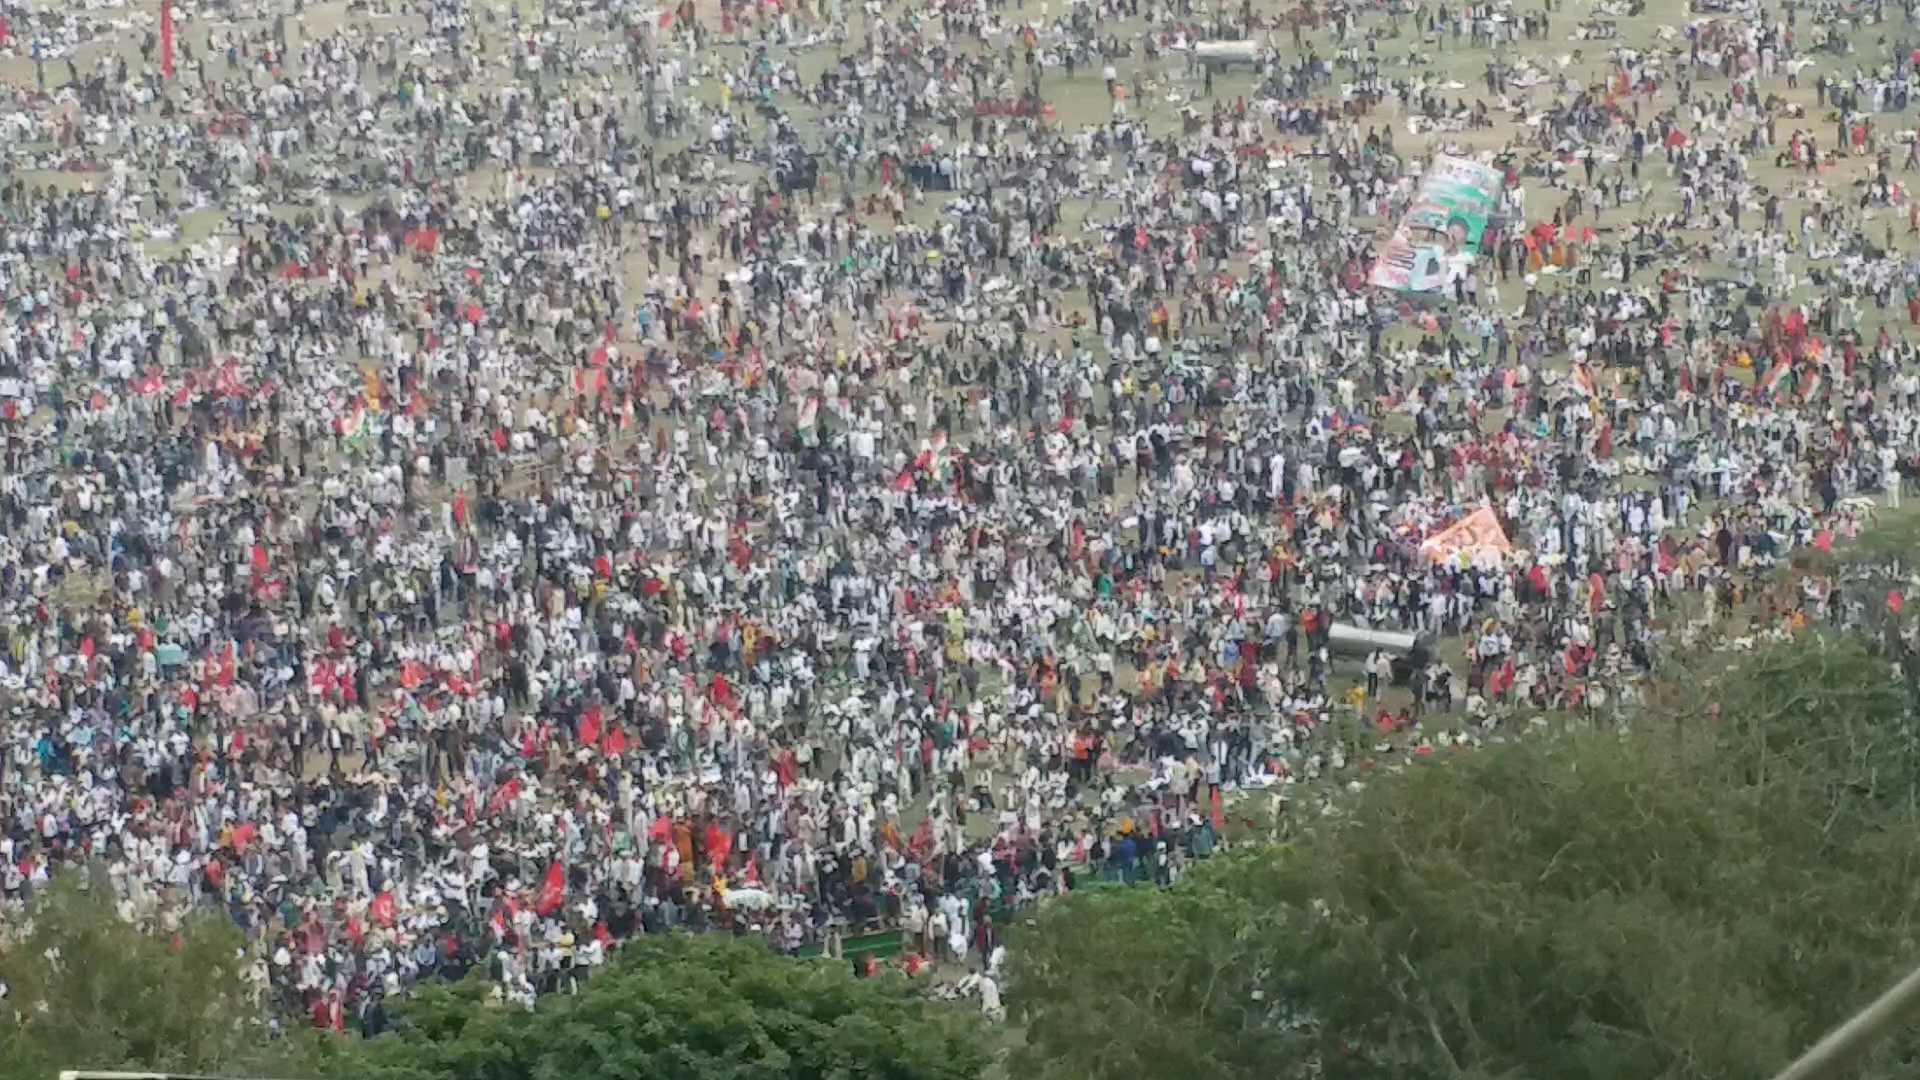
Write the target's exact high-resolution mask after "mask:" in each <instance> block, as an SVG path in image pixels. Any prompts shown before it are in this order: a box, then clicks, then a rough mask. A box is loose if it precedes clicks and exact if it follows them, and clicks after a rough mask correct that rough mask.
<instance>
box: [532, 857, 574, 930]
mask: <svg viewBox="0 0 1920 1080" xmlns="http://www.w3.org/2000/svg"><path fill="white" fill-rule="evenodd" d="M566 902H567V872H566V870H565V868H563V867H562V866H561V865H560V862H559V860H557V859H556V860H554V861H553V862H551V863H549V864H548V865H547V876H546V880H544V881H542V882H541V883H540V895H539V896H538V897H536V898H535V900H534V904H533V910H535V911H537V912H539V913H540V917H541V918H543V919H544V918H546V917H547V916H549V915H551V914H553V913H554V912H556V911H559V910H560V908H561V905H563V904H565V903H566Z"/></svg>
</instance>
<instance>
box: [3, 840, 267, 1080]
mask: <svg viewBox="0 0 1920 1080" xmlns="http://www.w3.org/2000/svg"><path fill="white" fill-rule="evenodd" d="M16 929H21V931H22V932H21V933H20V934H19V936H18V937H14V938H10V939H9V941H8V943H7V944H6V945H5V946H0V983H4V984H5V985H6V988H7V996H6V999H5V1001H4V1003H0V1077H4V1078H6V1080H12V1078H14V1077H19V1078H21V1080H28V1078H31V1080H47V1078H48V1077H51V1076H53V1075H54V1073H55V1072H56V1071H58V1070H60V1069H75V1068H91V1069H152V1070H166V1071H175V1072H194V1071H203V1070H212V1069H218V1068H224V1067H226V1066H228V1065H230V1064H232V1063H234V1062H236V1061H238V1060H240V1059H242V1058H243V1057H244V1056H245V1055H246V1054H247V1053H248V1052H250V1050H251V1049H252V1048H253V1047H255V1046H257V1045H258V1044H259V1041H260V1037H261V1030H260V1025H259V1023H258V1022H257V1020H256V1018H257V1017H258V1016H259V1008H258V1006H257V1005H256V1004H255V1002H254V1001H253V997H252V995H251V993H250V992H249V988H248V985H247V982H246V978H245V967H244V961H243V960H242V959H241V949H242V946H243V942H242V939H241V936H240V934H239V932H238V931H237V930H236V929H235V928H234V926H233V923H232V922H231V921H229V920H227V919H226V918H224V917H223V916H221V915H219V914H218V913H208V914H206V915H203V916H195V917H192V918H190V919H188V920H187V921H186V922H185V923H184V924H183V925H182V926H181V927H180V928H179V930H178V931H177V932H174V933H171V934H153V933H147V932H144V931H143V930H141V929H140V928H138V927H135V926H134V925H133V924H131V923H128V922H126V921H125V920H123V919H121V918H120V916H119V914H118V913H117V912H116V911H115V910H114V907H113V905H112V903H111V902H110V901H109V899H108V898H107V897H106V896H105V895H104V893H103V891H102V890H99V889H93V888H88V887H87V882H85V881H84V880H83V879H82V878H81V877H80V876H79V875H71V876H66V877H62V878H61V879H59V880H57V881H56V882H55V883H54V884H53V885H52V887H50V888H48V889H46V890H44V891H43V892H42V893H41V894H40V895H39V896H38V897H36V898H35V901H34V903H33V905H32V907H31V909H30V911H29V916H28V919H27V920H26V922H25V923H24V926H23V927H18V928H16Z"/></svg>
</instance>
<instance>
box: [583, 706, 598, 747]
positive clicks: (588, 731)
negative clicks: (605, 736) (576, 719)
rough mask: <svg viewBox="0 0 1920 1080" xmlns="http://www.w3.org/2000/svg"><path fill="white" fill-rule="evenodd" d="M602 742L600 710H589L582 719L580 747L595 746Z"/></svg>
mask: <svg viewBox="0 0 1920 1080" xmlns="http://www.w3.org/2000/svg"><path fill="white" fill-rule="evenodd" d="M599 741H600V710H599V708H598V707H595V708H591V709H588V710H587V711H586V712H585V713H584V714H582V715H581V717H580V745H581V746H593V745H594V744H596V743H598V742H599Z"/></svg>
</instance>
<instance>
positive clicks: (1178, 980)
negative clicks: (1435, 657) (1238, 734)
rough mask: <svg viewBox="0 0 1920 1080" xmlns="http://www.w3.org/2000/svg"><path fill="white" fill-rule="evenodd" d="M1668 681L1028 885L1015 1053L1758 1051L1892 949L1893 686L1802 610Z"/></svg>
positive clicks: (1044, 1064) (1892, 960) (1900, 751)
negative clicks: (1081, 874)
mask: <svg viewBox="0 0 1920 1080" xmlns="http://www.w3.org/2000/svg"><path fill="white" fill-rule="evenodd" d="M1694 690H1695V693H1694V694H1693V695H1692V699H1691V700H1692V702H1693V704H1694V706H1696V707H1694V708H1690V709H1684V710H1675V714H1674V715H1668V716H1664V717H1649V718H1647V719H1645V720H1643V721H1642V722H1641V723H1639V724H1638V725H1636V728H1635V730H1634V731H1632V732H1631V733H1623V732H1616V731H1607V730H1594V731H1586V732H1576V733H1572V734H1569V735H1567V736H1565V737H1543V738H1538V739H1519V740H1516V741H1513V742H1509V743H1507V744H1505V745H1502V746H1497V747H1489V748H1487V749H1483V750H1480V751H1475V752H1460V753H1458V754H1456V755H1453V756H1448V755H1446V754H1443V755H1441V756H1440V757H1437V758H1434V759H1429V760H1428V761H1426V762H1422V763H1418V764H1415V765H1413V766H1411V767H1409V768H1408V769H1407V770H1406V771H1405V772H1404V773H1403V774H1401V775H1398V776H1395V777H1392V778H1391V779H1384V780H1382V781H1379V782H1376V783H1374V784H1373V785H1371V787H1369V788H1368V789H1367V790H1366V791H1365V792H1363V793H1362V794H1361V795H1360V796H1359V797H1358V798H1357V799H1355V800H1354V801H1353V802H1352V803H1351V804H1350V806H1349V807H1348V808H1347V810H1346V812H1344V813H1343V814H1342V815H1340V816H1339V817H1338V818H1336V819H1333V820H1331V821H1329V822H1326V823H1323V824H1321V825H1318V826H1316V827H1314V828H1312V829H1309V830H1307V831H1305V832H1304V833H1303V835H1301V836H1299V837H1297V838H1296V839H1295V840H1294V841H1292V842H1291V843H1289V844H1288V845H1286V846H1284V847H1279V848H1264V849H1254V850H1243V851H1240V852H1236V853H1235V854H1233V855H1232V856H1230V857H1228V858H1225V859H1216V860H1214V861H1213V862H1211V863H1209V864H1207V865H1205V866H1203V867H1202V868H1200V869H1198V870H1196V871H1195V872H1194V873H1193V874H1192V875H1191V876H1190V878H1189V879H1188V880H1187V881H1186V882H1185V883H1183V884H1182V885H1180V886H1178V887H1176V888H1174V889H1173V890H1171V891H1169V892H1167V893H1164V894H1153V893H1146V892H1140V891H1134V890H1126V891H1118V892H1115V891H1107V892H1102V893H1099V894H1096V895H1088V896H1077V897H1072V898H1069V899H1067V900H1066V901H1064V902H1062V903H1059V904H1056V905H1053V906H1051V907H1049V908H1047V909H1046V910H1044V911H1043V912H1041V913H1040V914H1039V915H1037V916H1036V917H1035V918H1034V919H1033V920H1031V921H1030V922H1029V923H1028V924H1027V925H1026V926H1023V927H1020V928H1017V930H1016V932H1015V937H1014V941H1013V947H1012V948H1011V949H1010V950H1009V951H1010V954H1011V957H1012V964H1013V968H1012V974H1013V979H1012V983H1011V987H1010V990H1011V1000H1012V1003H1013V1005H1014V1008H1015V1011H1016V1015H1018V1016H1020V1017H1021V1018H1022V1019H1023V1020H1024V1021H1025V1022H1026V1025H1027V1040H1026V1046H1025V1047H1023V1048H1022V1049H1021V1050H1020V1051H1018V1052H1017V1054H1016V1057H1015V1060H1014V1063H1013V1064H1014V1071H1015V1072H1016V1074H1019V1075H1033V1076H1037V1077H1068V1076H1073V1077H1094V1078H1099V1077H1106V1076H1123V1075H1137V1073H1136V1072H1135V1071H1134V1066H1135V1065H1136V1064H1138V1063H1146V1062H1151V1063H1152V1067H1151V1069H1149V1070H1148V1071H1150V1072H1151V1073H1152V1074H1154V1075H1182V1074H1189V1073H1190V1074H1193V1075H1200V1074H1201V1071H1202V1070H1205V1072H1206V1074H1207V1075H1213V1076H1223V1077H1235V1076H1246V1077H1254V1076H1259V1077H1274V1076H1282V1077H1284V1076H1303V1077H1304V1076H1309V1075H1318V1076H1326V1077H1330V1078H1336V1080H1337V1078H1343V1077H1352V1078H1371V1077H1396V1078H1413V1080H1420V1078H1425V1077H1433V1078H1436V1080H1438V1078H1449V1080H1455V1078H1462V1077H1466V1078H1489V1080H1491V1078H1496V1077H1499V1078H1505V1077H1514V1078H1520V1077H1528V1078H1533V1077H1555V1078H1586V1080H1628V1078H1632V1080H1646V1078H1656V1077H1671V1078H1687V1080H1691V1078H1719V1077H1727V1078H1732V1077H1743V1078H1744V1077H1755V1076H1764V1075H1769V1074H1770V1072H1771V1071H1772V1070H1774V1069H1777V1068H1779V1067H1781V1066H1783V1065H1784V1064H1785V1063H1786V1062H1787V1061H1788V1060H1790V1059H1791V1058H1792V1057H1793V1056H1794V1055H1795V1054H1796V1053H1798V1052H1799V1051H1800V1050H1802V1049H1804V1048H1805V1047H1806V1046H1807V1045H1809V1044H1810V1043H1811V1042H1813V1041H1814V1040H1815V1039H1817V1038H1818V1037H1819V1036H1820V1035H1821V1034H1822V1033H1824V1032H1825V1031H1826V1030H1827V1029H1828V1028H1830V1027H1831V1026H1832V1025H1833V1024H1835V1023H1837V1022H1838V1021H1840V1020H1842V1019H1844V1018H1845V1017H1846V1016H1847V1015H1849V1014H1850V1013H1851V1011H1853V1010H1854V1009H1857V1008H1858V1007H1860V1006H1861V1005H1863V1004H1864V1003H1865V1002H1866V1001H1868V1000H1870V999H1871V998H1872V997H1873V996H1874V995H1876V994H1877V993H1879V992H1880V991H1881V990H1883V989H1885V988H1886V986H1887V985H1889V984H1891V983H1892V982H1893V981H1894V980H1895V979H1896V978H1897V977H1898V976H1899V975H1900V974H1902V973H1903V972H1904V970H1905V969H1907V968H1910V967H1911V966H1912V965H1913V964H1914V963H1915V962H1916V961H1920V935H1916V933H1915V917H1916V914H1920V876H1917V875H1916V874H1915V869H1916V866H1917V865H1920V842H1916V840H1915V834H1914V832H1913V830H1912V827H1911V826H1912V825H1913V823H1914V820H1915V817H1916V815H1915V810H1914V802H1915V800H1914V793H1915V776H1916V773H1915V769H1914V766H1913V763H1914V758H1913V756H1912V745H1913V730H1912V725H1911V722H1910V720H1909V718H1908V716H1907V701H1908V699H1907V696H1906V692H1905V689H1904V687H1903V686H1902V685H1901V684H1900V682H1899V680H1898V679H1897V678H1896V677H1895V675H1894V673H1893V672H1892V670H1891V669H1890V667H1889V665H1887V664H1886V663H1884V662H1882V661H1881V660H1879V659H1878V658H1876V657H1875V656H1873V655H1872V654H1871V653H1870V652H1869V651H1868V649H1867V647H1866V646H1865V645H1864V644H1862V643H1861V642H1859V641H1856V640H1853V639H1836V638H1826V637H1819V636H1815V637H1812V638H1810V639H1808V640H1805V641H1800V642H1796V643H1793V644H1790V645H1785V646H1781V647H1777V648H1773V649H1768V650H1765V651H1763V652H1761V653H1759V654H1757V655H1754V656H1752V657H1751V658H1749V659H1747V660H1745V661H1744V662H1742V663H1739V664H1736V665H1734V666H1733V667H1732V668H1731V669H1730V670H1728V671H1726V672H1724V673H1723V674H1722V675H1721V676H1719V677H1718V678H1717V679H1716V680H1715V681H1714V682H1713V683H1712V684H1710V685H1703V686H1696V687H1695V688H1694ZM1712 706H1717V708H1716V707H1712ZM1917 1047H1920V1041H1916V1039H1915V1038H1914V1037H1913V1036H1912V1035H1910V1034H1903V1035H1902V1036H1900V1037H1899V1038H1897V1039H1896V1040H1894V1041H1893V1043H1892V1044H1891V1045H1889V1046H1886V1047H1883V1048H1882V1049H1881V1051H1880V1052H1879V1054H1878V1055H1877V1057H1876V1058H1875V1059H1874V1062H1873V1063H1872V1064H1871V1065H1870V1066H1869V1069H1868V1071H1867V1072H1866V1073H1865V1074H1864V1075H1868V1076H1872V1077H1892V1076H1895V1075H1906V1076H1910V1075H1913V1064H1914V1062H1916V1061H1920V1055H1917V1053H1916V1048H1917Z"/></svg>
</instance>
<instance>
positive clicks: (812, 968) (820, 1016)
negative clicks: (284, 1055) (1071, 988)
mask: <svg viewBox="0 0 1920 1080" xmlns="http://www.w3.org/2000/svg"><path fill="white" fill-rule="evenodd" d="M489 991H490V985H489V984H488V983H487V982H486V981H485V980H484V979H483V978H480V977H478V976H475V977H470V978H468V979H467V980H465V981H464V982H461V983H458V984H454V985H451V986H445V987H435V988H430V989H428V990H425V991H423V992H421V993H418V994H415V995H414V996H412V997H410V998H409V999H407V1000H406V1001H405V1002H404V1003H403V1004H402V1005H401V1007H400V1009H399V1013H398V1019H397V1024H396V1029H395V1031H394V1032H392V1033H390V1034H387V1035H383V1036H381V1037H379V1038H375V1039H371V1040H368V1041H366V1042H363V1043H349V1042H343V1041H341V1040H334V1041H332V1042H330V1043H327V1044H324V1045H323V1046H321V1047H320V1053H319V1055H318V1056H317V1057H309V1058H307V1059H306V1060H302V1061H299V1062H296V1063H292V1064H290V1065H289V1066H288V1067H289V1068H290V1069H293V1070H295V1071H296V1072H297V1073H298V1074H299V1075H334V1076H340V1077H342V1078H346V1077H355V1078H369V1080H640V1078H644V1077H660V1076H697V1077H701V1078H702V1080H709V1078H711V1080H731V1078H740V1080H746V1078H755V1080H777V1078H782V1077H793V1078H795V1080H799V1078H803V1077H804V1078H823V1080H835V1078H848V1080H851V1078H855V1077H886V1078H892V1080H962V1078H968V1080H972V1078H976V1077H978V1076H980V1074H981V1073H982V1071H984V1070H985V1068H986V1066H987V1064H988V1062H989V1061H990V1056H991V1055H990V1050H989V1048H988V1045H987V1043H986V1040H985V1033H984V1031H983V1030H982V1028H981V1027H980V1025H979V1024H978V1023H977V1021H976V1018H975V1015H974V1014H973V1013H971V1012H970V1011H967V1010H962V1009H959V1008H957V1007H953V1006H949V1005H946V1004H943V1003H939V1002H934V1001H929V1000H927V999H926V998H925V997H923V996H921V995H920V994H918V993H917V992H916V990H915V989H914V988H913V987H912V986H911V985H910V984H909V983H908V982H907V981H906V979H905V978H904V977H902V976H883V977H878V978H871V979H856V978H854V977H853V976H852V975H851V973H850V972H848V971H847V970H846V968H845V967H844V965H841V964H830V963H810V962H804V961H795V960H791V959H788V958H784V957H781V956H778V955H776V954H775V953H773V952H772V951H771V950H769V949H768V948H767V947H766V946H765V945H764V944H762V943H760V942H759V941H757V940H736V939H731V938H723V937H719V936H686V935H672V936H665V937H659V938H645V939H641V940H639V941H636V942H634V943H631V944H629V945H627V946H626V947H624V948H623V949H622V950H621V951H620V953H619V954H618V957H617V958H616V959H615V960H614V961H613V962H612V963H611V964H609V965H608V966H607V967H606V968H604V969H602V970H600V971H599V972H597V973H596V974H595V975H594V977H593V978H592V979H591V980H590V981H588V982H587V983H586V984H585V986H584V987H583V989H582V990H581V991H580V993H578V994H577V995H571V996H568V995H553V996H550V997H546V998H542V999H541V1000H540V1002H539V1004H538V1006H537V1007H536V1008H535V1009H534V1011H532V1012H527V1011H525V1010H522V1009H518V1008H513V1007H503V1006H500V1005H497V1004H495V1003H493V1002H491V1001H490V1000H489V997H488V995H489ZM306 1050H307V1051H308V1052H309V1053H311V1051H312V1047H307V1048H306Z"/></svg>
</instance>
